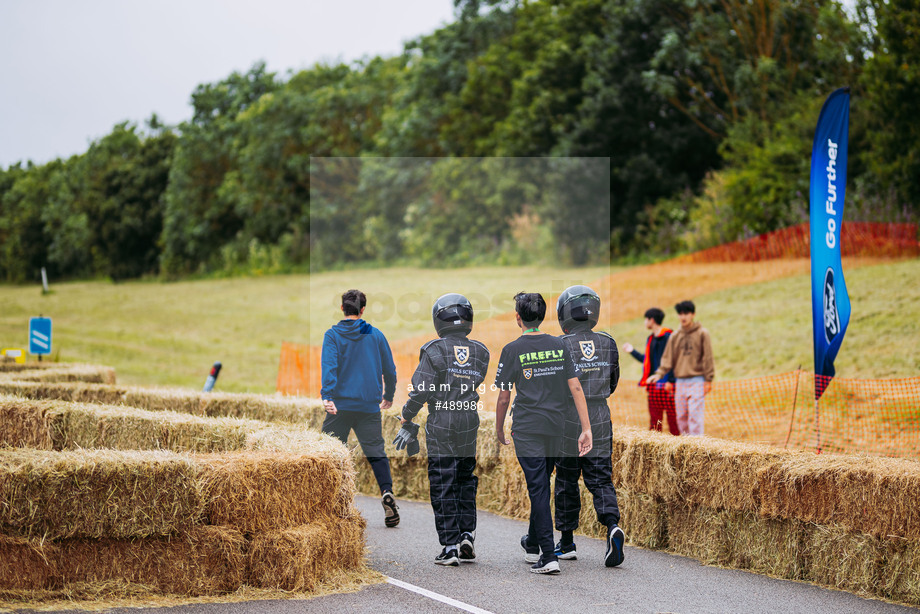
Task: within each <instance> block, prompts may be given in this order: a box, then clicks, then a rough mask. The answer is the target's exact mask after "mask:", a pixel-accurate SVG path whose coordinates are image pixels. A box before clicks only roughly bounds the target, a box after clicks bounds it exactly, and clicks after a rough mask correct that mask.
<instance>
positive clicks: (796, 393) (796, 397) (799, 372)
mask: <svg viewBox="0 0 920 614" xmlns="http://www.w3.org/2000/svg"><path fill="white" fill-rule="evenodd" d="M801 378H802V365H799V366H798V367H797V368H796V370H795V390H794V391H793V393H792V415H791V416H789V432H788V433H786V443H784V444H783V447H784V448H788V447H789V438H790V437H792V425H793V424H794V423H795V404H796V402H797V401H798V400H799V380H800V379H801Z"/></svg>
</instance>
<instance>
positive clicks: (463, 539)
mask: <svg viewBox="0 0 920 614" xmlns="http://www.w3.org/2000/svg"><path fill="white" fill-rule="evenodd" d="M475 541H476V536H475V535H474V534H473V533H461V534H460V560H461V561H472V560H473V559H475V558H476V551H475V550H474V549H473V543H474V542H475Z"/></svg>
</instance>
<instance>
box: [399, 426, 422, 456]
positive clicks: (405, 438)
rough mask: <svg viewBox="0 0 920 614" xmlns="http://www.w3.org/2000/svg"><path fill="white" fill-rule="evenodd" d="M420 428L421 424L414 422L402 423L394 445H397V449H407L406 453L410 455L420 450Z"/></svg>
mask: <svg viewBox="0 0 920 614" xmlns="http://www.w3.org/2000/svg"><path fill="white" fill-rule="evenodd" d="M418 429H419V425H418V424H415V423H414V422H406V423H405V424H404V425H402V428H400V429H399V432H398V433H396V439H394V440H393V445H395V446H396V451H397V452H398V451H400V450H402V449H405V450H406V454H408V455H409V456H415V455H416V454H418V452H419V444H418Z"/></svg>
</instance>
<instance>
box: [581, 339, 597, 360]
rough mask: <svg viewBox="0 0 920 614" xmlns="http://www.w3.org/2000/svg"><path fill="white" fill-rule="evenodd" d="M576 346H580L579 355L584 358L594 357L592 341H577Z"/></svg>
mask: <svg viewBox="0 0 920 614" xmlns="http://www.w3.org/2000/svg"><path fill="white" fill-rule="evenodd" d="M578 346H579V347H580V348H581V355H582V356H584V357H585V360H591V359H592V358H594V341H579V342H578Z"/></svg>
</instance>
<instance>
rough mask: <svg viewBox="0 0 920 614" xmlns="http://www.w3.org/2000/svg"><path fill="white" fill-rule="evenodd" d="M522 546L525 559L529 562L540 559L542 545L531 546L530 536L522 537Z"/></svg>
mask: <svg viewBox="0 0 920 614" xmlns="http://www.w3.org/2000/svg"><path fill="white" fill-rule="evenodd" d="M521 548H523V549H524V561H525V562H527V563H536V562H537V561H539V560H540V546H531V545H530V539H529V536H527V535H525V536H524V537H522V538H521Z"/></svg>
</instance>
